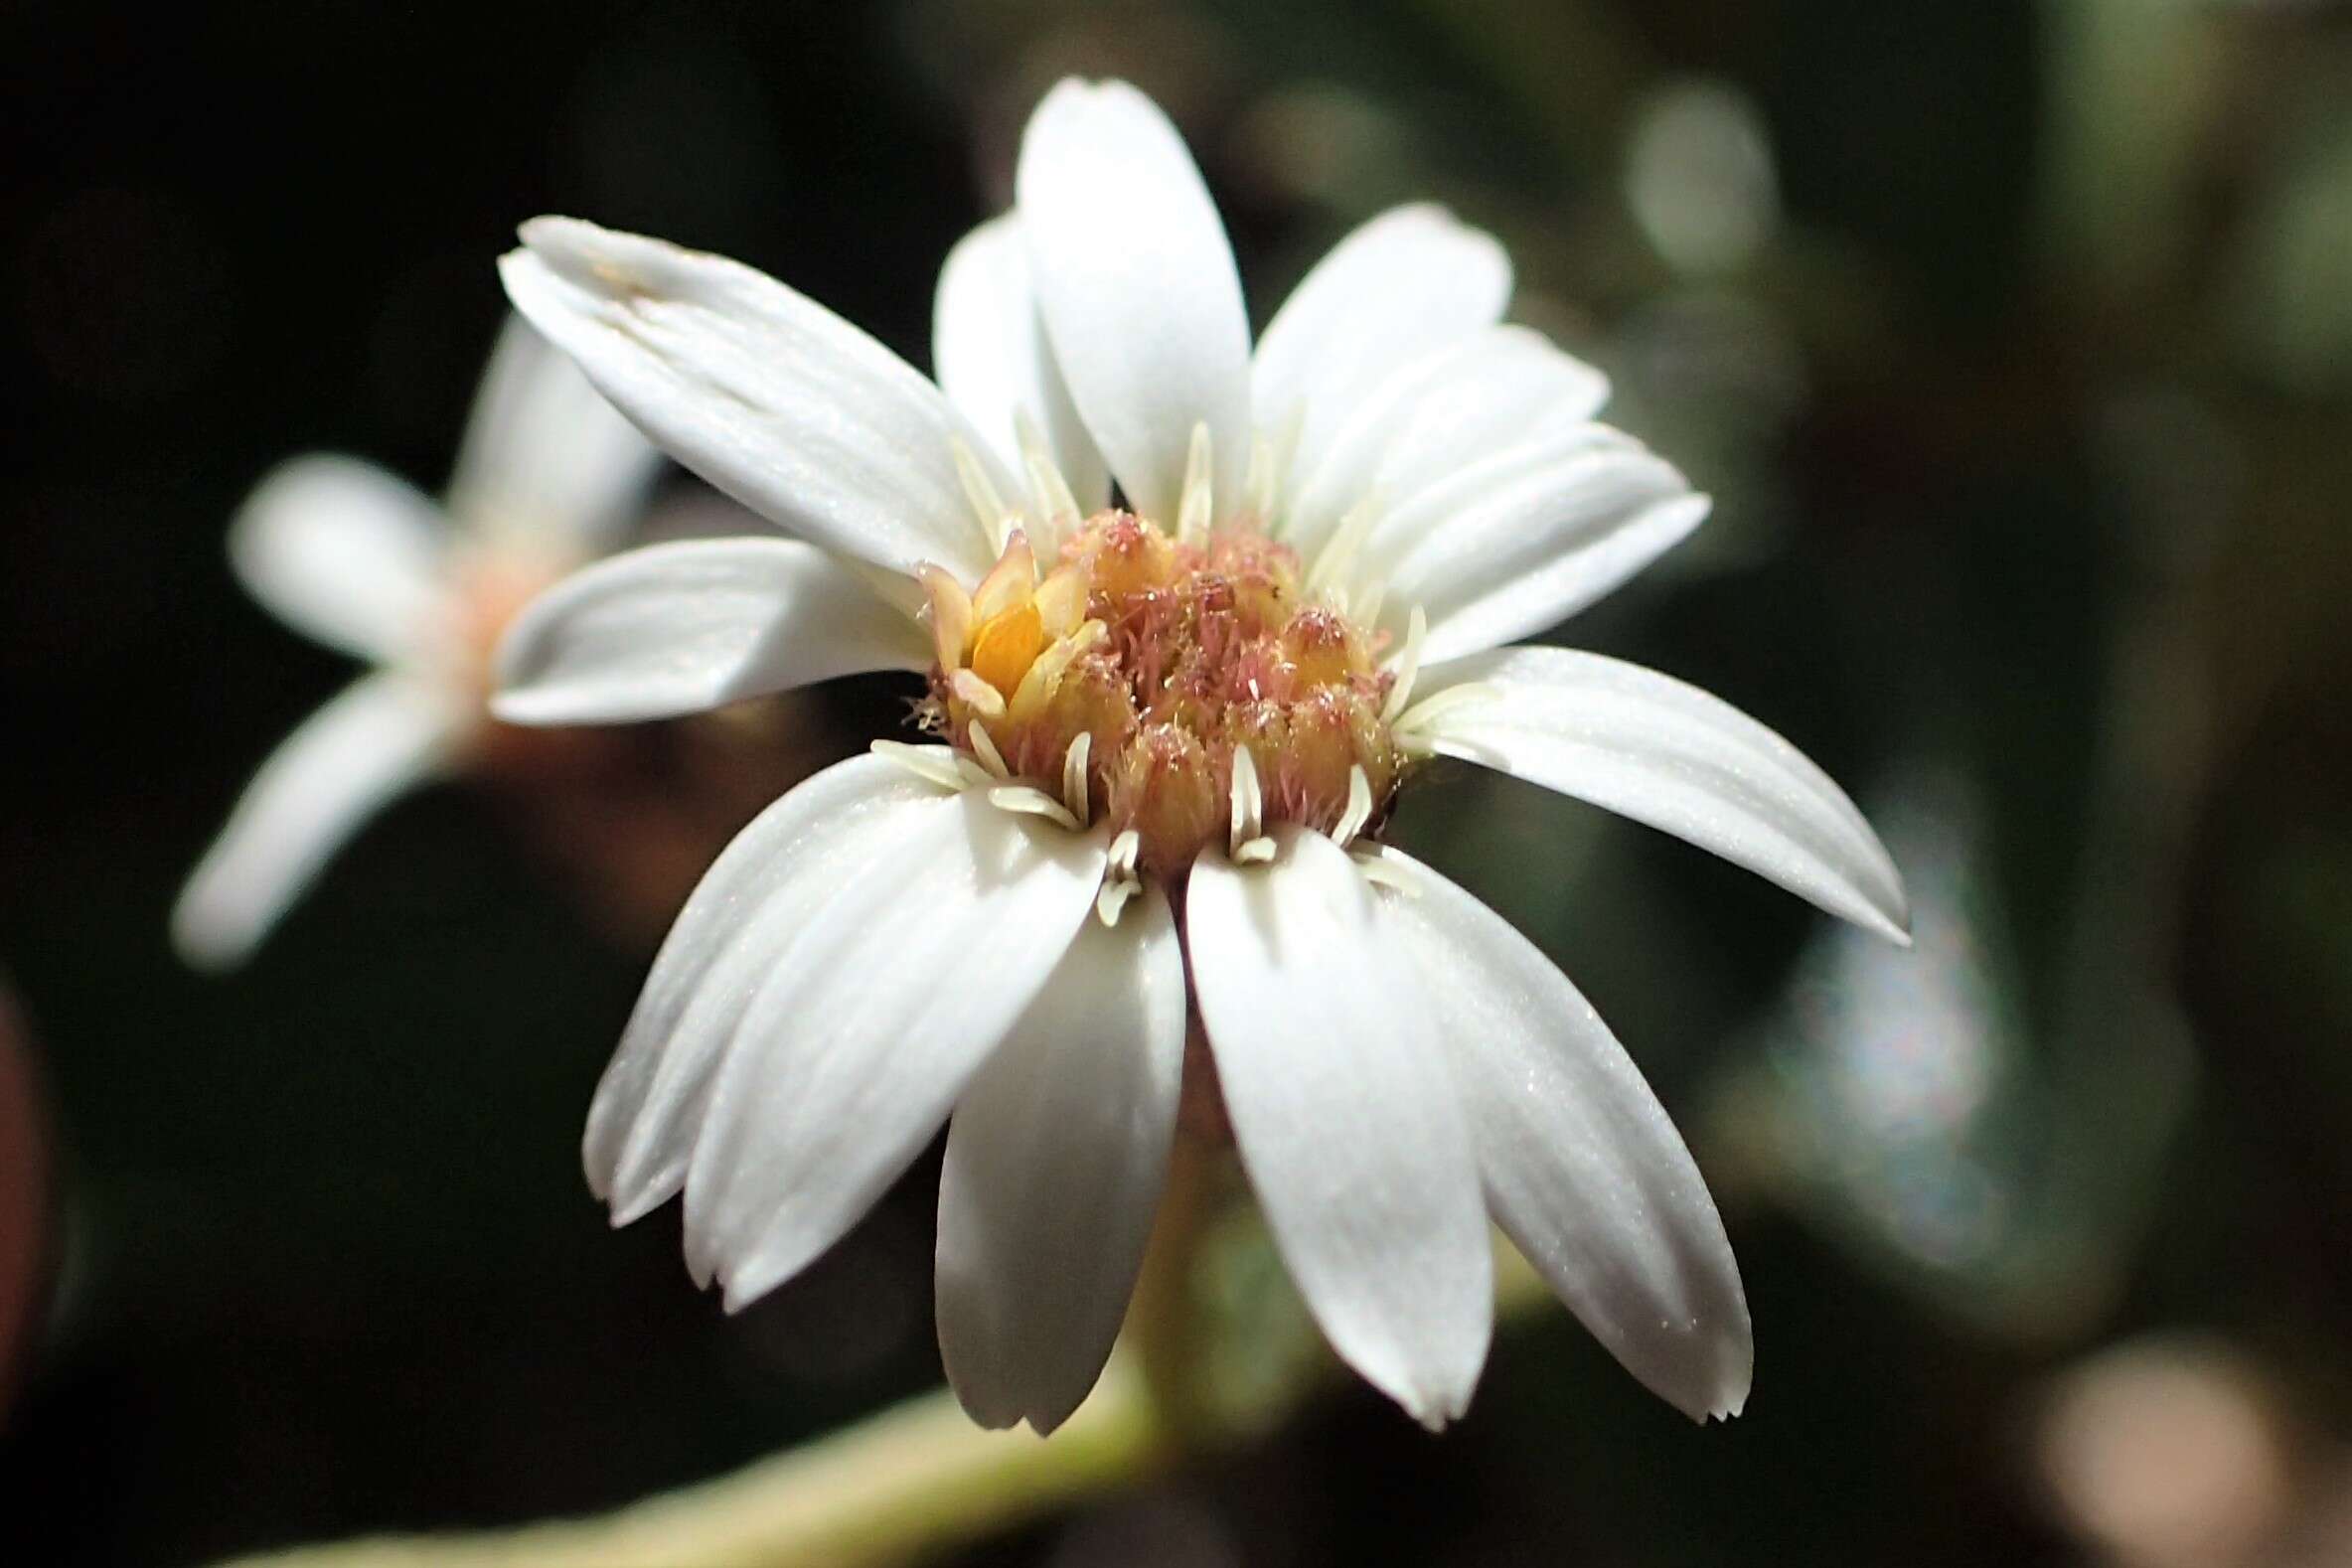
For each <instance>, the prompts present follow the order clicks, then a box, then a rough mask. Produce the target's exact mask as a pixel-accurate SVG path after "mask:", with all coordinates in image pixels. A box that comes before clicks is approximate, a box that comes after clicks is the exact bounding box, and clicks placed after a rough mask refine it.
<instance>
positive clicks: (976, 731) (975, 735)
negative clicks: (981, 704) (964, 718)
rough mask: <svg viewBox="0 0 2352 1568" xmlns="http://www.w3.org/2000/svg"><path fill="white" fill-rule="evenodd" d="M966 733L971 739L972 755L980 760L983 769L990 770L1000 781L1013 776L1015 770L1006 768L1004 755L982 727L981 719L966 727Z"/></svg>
mask: <svg viewBox="0 0 2352 1568" xmlns="http://www.w3.org/2000/svg"><path fill="white" fill-rule="evenodd" d="M965 733H966V735H968V736H969V737H970V738H971V741H972V754H973V755H974V756H976V757H978V758H980V765H981V766H982V767H984V768H986V769H988V770H989V772H991V773H993V774H995V775H996V776H997V777H998V778H999V779H1009V778H1011V777H1012V776H1013V770H1012V769H1011V768H1009V767H1007V766H1005V757H1004V753H1002V752H1000V751H999V750H997V743H996V742H995V741H994V740H991V739H990V738H989V736H988V731H987V730H985V729H983V728H982V727H981V726H980V720H979V719H977V718H975V719H974V720H972V722H971V724H970V725H969V726H967V727H966V729H965Z"/></svg>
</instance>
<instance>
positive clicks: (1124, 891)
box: [1094, 877, 1144, 925]
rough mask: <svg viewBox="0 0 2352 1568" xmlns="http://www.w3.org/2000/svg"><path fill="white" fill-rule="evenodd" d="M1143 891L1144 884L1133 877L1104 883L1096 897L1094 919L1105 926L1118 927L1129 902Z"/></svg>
mask: <svg viewBox="0 0 2352 1568" xmlns="http://www.w3.org/2000/svg"><path fill="white" fill-rule="evenodd" d="M1143 890H1144V884H1143V883H1141V882H1139V881H1136V880H1135V879H1134V878H1132V877H1127V878H1122V879H1121V880H1118V881H1106V882H1104V883H1103V886H1102V891H1101V892H1099V893H1096V894H1095V895H1094V917H1095V918H1096V919H1097V920H1100V921H1101V922H1102V923H1103V924H1105V925H1117V924H1118V923H1119V913H1120V911H1121V910H1123V909H1125V908H1126V907H1127V900H1128V899H1130V898H1133V897H1134V896H1135V895H1136V894H1137V893H1140V892H1142V891H1143Z"/></svg>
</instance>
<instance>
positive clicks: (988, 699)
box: [947, 670, 1005, 725]
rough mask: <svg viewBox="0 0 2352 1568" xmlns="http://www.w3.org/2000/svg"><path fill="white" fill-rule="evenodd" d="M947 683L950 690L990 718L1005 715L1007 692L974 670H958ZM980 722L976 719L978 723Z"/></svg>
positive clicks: (975, 721)
mask: <svg viewBox="0 0 2352 1568" xmlns="http://www.w3.org/2000/svg"><path fill="white" fill-rule="evenodd" d="M947 684H948V688H949V690H951V691H953V692H954V693H955V694H956V696H958V697H959V698H962V699H963V700H964V702H966V703H967V704H969V705H970V706H972V708H973V710H974V711H976V712H978V713H980V714H982V715H984V716H986V717H989V718H1002V717H1004V716H1005V694H1004V693H1002V692H1000V691H998V690H997V689H996V688H995V687H993V686H991V685H989V684H988V682H986V681H984V680H982V679H981V678H980V677H979V676H978V675H976V674H974V673H973V672H972V671H970V670H958V671H956V672H955V673H954V674H952V675H950V676H949V677H948V678H947ZM978 722H979V721H978V720H977V719H976V720H974V723H975V724H976V725H977V723H978Z"/></svg>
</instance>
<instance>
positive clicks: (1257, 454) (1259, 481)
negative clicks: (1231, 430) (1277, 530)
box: [1241, 430, 1282, 528]
mask: <svg viewBox="0 0 2352 1568" xmlns="http://www.w3.org/2000/svg"><path fill="white" fill-rule="evenodd" d="M1281 482H1282V474H1281V472H1280V471H1279V470H1277V469H1276V468H1275V466H1274V443H1273V442H1271V441H1269V440H1267V439H1266V435H1265V432H1264V431H1262V430H1261V431H1259V432H1258V433H1256V434H1255V435H1252V436H1251V437H1250V443H1249V477H1248V478H1247V479H1246V480H1244V481H1243V483H1242V487H1241V488H1242V495H1243V497H1244V500H1243V502H1242V505H1243V507H1244V508H1245V509H1246V510H1247V512H1248V514H1249V516H1250V518H1251V519H1252V520H1253V521H1255V522H1256V524H1257V526H1258V527H1259V528H1266V527H1267V526H1268V525H1269V524H1270V523H1271V522H1272V520H1273V517H1274V501H1275V493H1274V492H1275V487H1276V486H1277V485H1279V484H1281Z"/></svg>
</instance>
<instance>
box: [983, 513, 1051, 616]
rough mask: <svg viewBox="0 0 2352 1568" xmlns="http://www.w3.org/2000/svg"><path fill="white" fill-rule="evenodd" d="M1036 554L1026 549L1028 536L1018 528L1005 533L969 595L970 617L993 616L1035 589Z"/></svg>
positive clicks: (1018, 601) (1024, 598) (1027, 547)
mask: <svg viewBox="0 0 2352 1568" xmlns="http://www.w3.org/2000/svg"><path fill="white" fill-rule="evenodd" d="M1036 586H1037V556H1036V552H1035V551H1033V550H1031V549H1029V537H1028V535H1027V534H1025V533H1024V532H1022V531H1021V530H1019V529H1015V530H1014V531H1013V532H1012V533H1010V534H1008V535H1006V536H1005V540H1004V544H1003V546H1002V548H1001V549H1000V551H999V553H998V556H997V563H996V564H995V565H994V566H991V567H990V568H989V573H988V575H987V576H985V577H983V578H981V579H980V586H979V588H978V589H977V590H975V591H974V593H973V595H972V618H973V619H974V620H976V621H981V622H987V621H992V620H994V619H996V618H997V617H998V616H1000V615H1002V614H1004V613H1005V612H1006V611H1007V610H1009V609H1012V608H1013V607H1014V606H1015V605H1017V604H1019V603H1021V602H1022V601H1024V600H1026V599H1027V598H1028V597H1029V595H1030V594H1031V593H1033V592H1035V591H1036Z"/></svg>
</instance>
